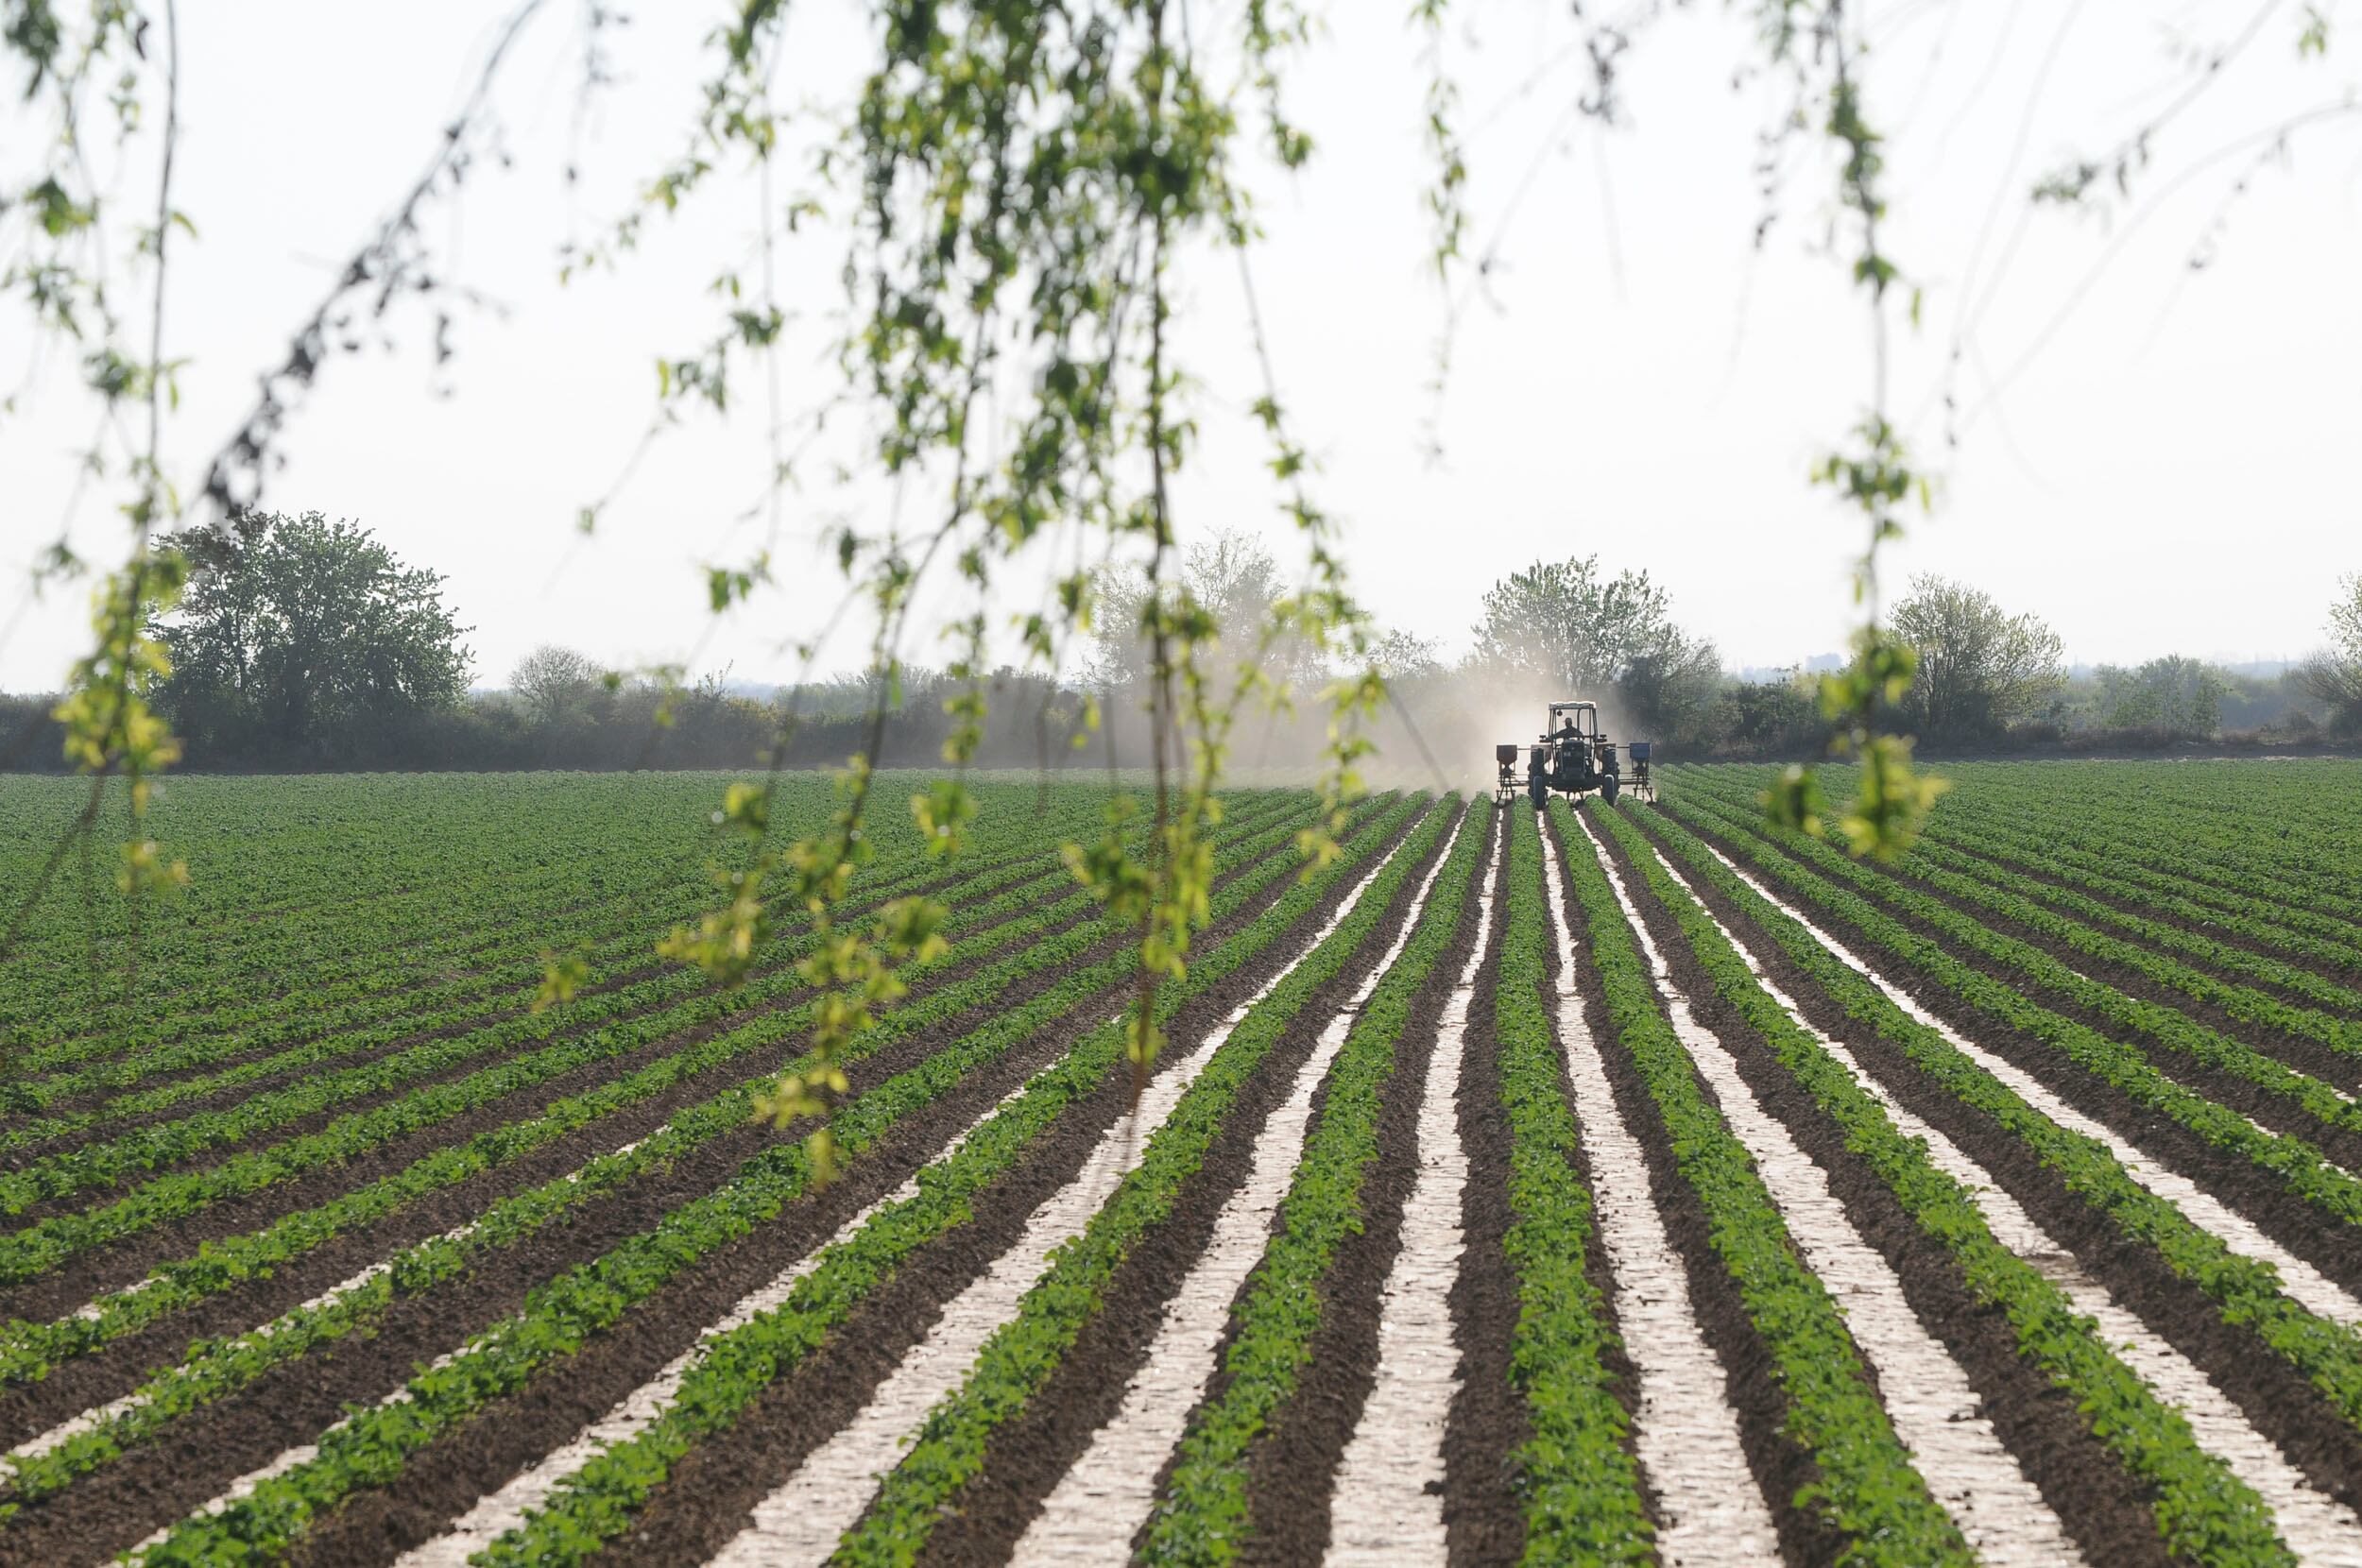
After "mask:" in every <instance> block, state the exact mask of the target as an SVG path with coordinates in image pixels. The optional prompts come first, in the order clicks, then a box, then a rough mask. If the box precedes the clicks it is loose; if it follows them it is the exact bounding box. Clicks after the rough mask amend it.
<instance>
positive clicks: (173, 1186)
mask: <svg viewBox="0 0 2362 1568" xmlns="http://www.w3.org/2000/svg"><path fill="white" fill-rule="evenodd" d="M1272 832H1273V833H1274V834H1275V835H1278V836H1281V837H1284V836H1286V833H1287V829H1286V828H1284V827H1281V828H1275V829H1272ZM666 983H667V984H668V985H669V984H670V983H672V982H669V981H668V982H666ZM702 983H703V982H702V980H701V978H700V977H697V976H694V975H690V976H687V977H686V978H685V984H687V985H692V986H694V985H702ZM800 986H801V977H800V976H799V975H798V974H797V973H796V971H795V970H794V969H793V968H785V967H783V968H781V969H779V970H778V971H776V972H775V974H774V976H773V978H772V979H771V980H768V981H757V982H753V983H750V984H748V985H747V986H745V987H744V988H742V989H741V990H739V991H736V992H727V991H715V990H711V989H710V988H708V989H702V990H698V991H696V992H695V994H693V995H692V996H691V997H688V998H687V999H686V1000H684V1001H682V1002H680V1003H679V1004H678V1005H677V1006H676V1007H674V1008H671V1009H667V1010H665V1011H662V1012H657V1013H643V1014H637V1015H634V1016H630V1017H627V1018H625V1020H624V1021H621V1022H618V1023H614V1024H610V1025H608V1026H607V1027H604V1028H601V1029H597V1030H595V1031H590V1032H589V1033H585V1034H581V1035H577V1036H573V1037H571V1038H567V1039H564V1040H561V1041H559V1042H558V1043H556V1044H554V1045H550V1046H547V1047H544V1048H541V1049H539V1050H535V1051H532V1052H529V1053H527V1054H524V1055H522V1056H514V1057H510V1058H508V1059H507V1060H505V1061H503V1062H501V1063H499V1064H498V1065H493V1066H488V1067H485V1068H481V1069H479V1070H477V1071H475V1072H473V1073H471V1074H470V1075H468V1076H467V1077H464V1078H458V1079H453V1080H448V1081H445V1082H437V1083H431V1084H428V1085H425V1086H423V1087H421V1088H419V1089H417V1090H415V1091H414V1092H412V1093H410V1094H408V1095H405V1096H402V1098H399V1099H392V1100H389V1101H387V1102H386V1103H384V1104H382V1105H379V1106H377V1107H375V1108H374V1109H371V1110H368V1111H363V1112H356V1113H352V1114H351V1115H347V1116H341V1117H339V1118H337V1119H336V1120H335V1121H334V1122H332V1123H330V1124H329V1125H328V1126H327V1127H325V1128H323V1129H321V1130H320V1131H319V1132H317V1133H310V1134H307V1135H304V1136H301V1137H298V1138H294V1139H290V1140H288V1141H286V1142H283V1143H280V1144H276V1145H272V1146H270V1147H267V1148H265V1149H260V1150H252V1151H250V1152H247V1153H241V1154H237V1155H234V1156H232V1157H231V1159H229V1160H227V1161H225V1162H223V1163H222V1164H219V1165H216V1166H213V1167H207V1168H206V1169H203V1170H201V1171H197V1172H192V1173H188V1174H187V1175H185V1176H164V1177H160V1178H157V1179H155V1180H153V1181H150V1182H148V1183H146V1184H144V1185H142V1186H140V1187H138V1188H136V1189H134V1191H133V1193H132V1194H131V1195H130V1197H128V1198H127V1199H125V1200H123V1201H121V1202H117V1203H113V1204H110V1205H106V1206H104V1207H101V1208H97V1209H92V1210H84V1211H81V1212H79V1213H77V1214H71V1215H62V1216H55V1217H52V1218H51V1219H44V1220H42V1221H40V1222H39V1223H37V1224H35V1225H33V1226H30V1227H27V1228H26V1229H25V1230H22V1231H18V1232H15V1233H13V1234H11V1235H10V1236H7V1237H5V1238H0V1279H5V1278H8V1277H9V1275H10V1273H11V1271H12V1270H13V1269H14V1268H15V1267H17V1264H16V1258H17V1257H18V1256H19V1255H20V1254H21V1253H24V1252H26V1250H27V1249H29V1248H39V1249H40V1250H43V1251H46V1250H47V1249H48V1247H49V1246H50V1244H51V1242H52V1241H53V1239H54V1238H56V1237H59V1236H83V1235H85V1234H103V1236H104V1238H105V1239H110V1240H111V1239H114V1238H115V1237H116V1236H117V1235H119V1234H121V1233H120V1224H121V1218H122V1216H123V1215H124V1214H127V1213H129V1212H132V1211H130V1210H128V1209H127V1207H126V1205H127V1204H135V1203H136V1204H142V1205H145V1208H144V1209H143V1212H152V1201H151V1194H152V1192H153V1191H155V1190H162V1191H166V1192H170V1193H172V1194H174V1195H175V1197H176V1200H177V1201H179V1202H182V1203H189V1202H195V1201H197V1200H198V1199H199V1198H200V1197H201V1198H202V1200H203V1201H204V1202H213V1201H215V1200H217V1199H219V1198H221V1197H224V1196H228V1195H231V1194H235V1193H243V1192H250V1191H254V1190H257V1189H258V1188H260V1187H263V1186H267V1185H271V1184H273V1183H276V1182H279V1181H282V1180H284V1179H286V1177H288V1176H289V1175H291V1174H293V1173H294V1172H296V1171H300V1170H306V1169H311V1168H314V1167H318V1166H320V1165H323V1164H330V1163H334V1162H336V1161H340V1160H344V1159H348V1158H351V1156H352V1155H354V1154H358V1153H361V1152H364V1151H366V1150H369V1149H372V1148H375V1147H376V1146H377V1145H378V1144H381V1143H384V1142H385V1141H387V1140H388V1139H391V1138H394V1137H398V1136H402V1135H404V1134H407V1133H416V1132H419V1131H421V1130H423V1129H426V1128H430V1127H434V1126H436V1125H437V1124H439V1123H441V1122H445V1121H448V1120H450V1119H452V1118H453V1117H454V1116H462V1115H465V1114H466V1113H468V1112H471V1111H473V1110H476V1109H478V1108H480V1107H482V1106H485V1105H488V1104H491V1103H494V1102H495V1101H498V1100H500V1099H505V1098H506V1097H507V1096H509V1095H512V1094H515V1093H517V1092H519V1091H521V1090H523V1089H527V1088H531V1087H533V1086H534V1085H537V1084H539V1083H543V1082H548V1081H549V1080H551V1079H553V1078H556V1077H557V1076H559V1075H561V1074H563V1073H567V1072H571V1071H573V1070H574V1069H575V1068H577V1067H581V1066H585V1065H590V1064H593V1063H598V1062H604V1061H609V1060H612V1059H613V1058H615V1057H618V1056H622V1055H625V1054H627V1053H629V1052H632V1051H635V1050H639V1049H642V1048H645V1047H647V1046H650V1045H653V1044H656V1043H658V1042H659V1041H661V1040H663V1039H664V1038H666V1037H667V1036H669V1035H671V1034H673V1033H675V1032H676V1031H680V1030H683V1029H690V1028H694V1027H697V1026H699V1025H702V1024H706V1023H710V1022H714V1021H717V1020H720V1019H723V1018H726V1017H728V1016H730V1015H731V1014H737V1013H741V1012H746V1011H749V1010H754V1009H758V1008H761V1007H762V1006H764V1005H765V1004H767V1003H768V1002H769V1001H770V1000H771V999H772V998H773V997H776V996H779V995H784V994H786V993H789V992H792V991H794V990H796V989H799V988H800ZM625 995H627V993H625V992H616V993H611V994H610V995H609V996H608V997H606V998H600V999H598V1000H594V1001H593V1002H592V1004H591V1006H590V1008H588V1009H586V1010H585V1012H586V1013H588V1014H590V1016H592V1017H596V1016H598V1015H599V1014H604V1013H608V1012H611V1011H615V1010H616V1009H615V1008H613V1007H610V1006H608V1005H606V1004H608V1003H612V1002H614V1001H615V1000H616V998H620V997H625ZM570 1005H571V1004H570ZM529 1022H530V1023H531V1025H532V1026H533V1028H532V1030H531V1031H530V1032H529V1033H528V1034H527V1036H526V1037H527V1038H533V1037H539V1036H540V1035H542V1034H545V1033H546V1032H547V1031H548V1029H549V1027H551V1025H550V1019H549V1017H548V1016H547V1015H545V1016H544V1017H542V1018H537V1019H533V1020H530V1021H529ZM480 1049H481V1048H478V1049H477V1050H470V1051H464V1052H454V1053H453V1054H454V1055H459V1056H461V1057H462V1058H463V1059H464V1057H465V1056H468V1055H472V1054H477V1053H478V1051H479V1050H480ZM439 1055H440V1052H439V1051H435V1052H433V1056H434V1058H436V1059H439ZM424 1070H425V1067H424V1065H421V1064H420V1063H419V1062H418V1061H416V1060H411V1059H407V1058H388V1059H386V1060H385V1062H384V1063H382V1064H379V1065H375V1066H372V1067H370V1068H367V1069H360V1075H361V1077H362V1079H363V1080H364V1084H363V1086H366V1087H368V1088H373V1089H385V1088H392V1087H398V1086H400V1085H401V1084H402V1082H405V1081H407V1080H409V1079H412V1078H416V1077H418V1076H419V1075H420V1074H421V1073H422V1072H423V1071H424ZM360 1092H362V1088H361V1087H360V1086H356V1085H355V1084H353V1083H352V1082H345V1081H342V1080H341V1079H339V1080H329V1079H323V1080H320V1081H317V1082H313V1083H306V1084H303V1085H300V1086H299V1087H298V1088H295V1089H291V1090H288V1091H285V1092H283V1093H279V1094H271V1095H265V1096H260V1097H257V1098H256V1099H252V1100H248V1101H247V1102H246V1103H245V1104H243V1105H241V1106H239V1107H236V1108H234V1109H232V1110H230V1111H223V1112H216V1113H209V1114H208V1115H206V1116H201V1117H192V1118H189V1119H188V1120H187V1121H184V1122H180V1123H175V1124H173V1125H172V1126H171V1127H169V1128H157V1129H153V1130H150V1131H148V1132H146V1133H141V1134H139V1135H137V1136H135V1137H133V1138H128V1139H124V1140H121V1141H120V1142H119V1143H116V1144H110V1145H102V1146H95V1147H93V1148H90V1149H86V1150H76V1151H75V1153H74V1154H73V1155H72V1156H65V1157H60V1159H58V1160H55V1161H44V1162H41V1163H39V1164H36V1165H34V1166H32V1167H28V1168H26V1170H22V1171H17V1172H13V1173H11V1174H9V1175H7V1176H0V1207H6V1208H7V1209H8V1210H9V1212H17V1211H20V1210H22V1209H23V1208H24V1207H25V1206H26V1205H27V1204H29V1203H31V1202H35V1201H37V1200H38V1199H40V1198H43V1197H46V1196H50V1195H52V1194H54V1193H56V1192H57V1191H59V1190H60V1188H62V1190H64V1191H69V1192H70V1191H74V1190H77V1189H79V1188H84V1187H88V1186H91V1185H97V1184H98V1183H100V1182H101V1181H105V1180H119V1179H120V1177H121V1176H123V1175H127V1174H130V1173H132V1172H134V1171H136V1170H139V1169H141V1168H152V1167H156V1166H160V1165H164V1164H169V1163H171V1162H172V1161H173V1160H176V1159H183V1158H187V1157H188V1156H189V1155H190V1154H193V1153H196V1152H198V1151H200V1150H205V1149H210V1148H214V1147H217V1146H219V1145H221V1144H224V1143H234V1142H243V1141H246V1140H247V1139H248V1138H250V1137H252V1136H255V1135H257V1134H259V1133H267V1132H270V1131H274V1130H276V1129H277V1128H279V1127H282V1126H284V1125H285V1124H286V1123H288V1122H289V1121H292V1120H295V1119H298V1118H299V1117H300V1116H303V1115H305V1114H307V1113H309V1112H313V1111H317V1110H318V1109H322V1108H325V1107H326V1106H330V1105H334V1103H336V1102H337V1101H338V1100H339V1099H349V1098H351V1097H352V1096H354V1095H356V1094H358V1093H360ZM180 1212H187V1211H186V1209H185V1208H183V1209H182V1210H181V1211H180Z"/></svg>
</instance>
